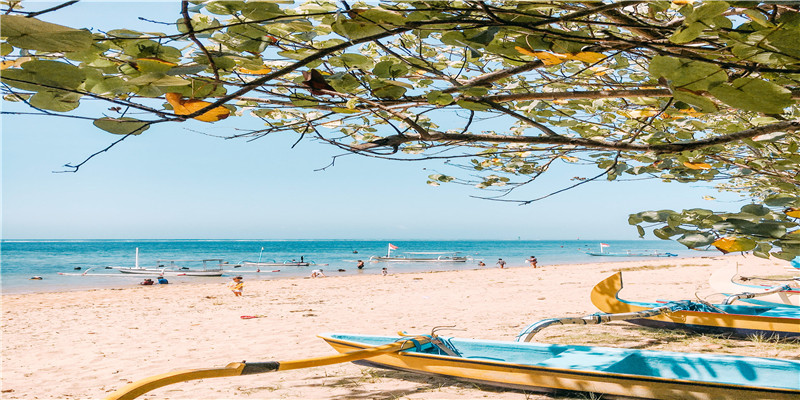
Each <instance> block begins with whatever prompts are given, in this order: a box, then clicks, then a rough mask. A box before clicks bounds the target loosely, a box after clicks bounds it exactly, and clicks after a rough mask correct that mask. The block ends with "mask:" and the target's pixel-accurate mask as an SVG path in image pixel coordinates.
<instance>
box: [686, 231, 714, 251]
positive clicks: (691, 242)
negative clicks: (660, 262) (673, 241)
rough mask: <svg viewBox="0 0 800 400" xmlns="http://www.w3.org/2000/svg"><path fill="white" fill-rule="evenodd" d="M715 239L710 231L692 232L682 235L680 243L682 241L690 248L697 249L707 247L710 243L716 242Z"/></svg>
mask: <svg viewBox="0 0 800 400" xmlns="http://www.w3.org/2000/svg"><path fill="white" fill-rule="evenodd" d="M714 239H715V237H714V235H713V234H711V233H708V232H692V233H687V234H684V235H683V236H681V237H680V238H679V239H678V243H681V244H683V245H684V246H686V247H688V248H690V249H696V248H698V247H706V246H708V245H710V244H711V243H713V242H714Z"/></svg>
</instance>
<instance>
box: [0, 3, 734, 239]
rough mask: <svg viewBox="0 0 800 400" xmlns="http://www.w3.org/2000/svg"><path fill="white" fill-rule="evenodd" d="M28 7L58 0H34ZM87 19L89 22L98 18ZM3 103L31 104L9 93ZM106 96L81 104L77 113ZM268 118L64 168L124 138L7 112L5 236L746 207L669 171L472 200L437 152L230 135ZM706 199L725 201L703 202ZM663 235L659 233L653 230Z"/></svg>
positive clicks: (146, 143) (388, 229)
mask: <svg viewBox="0 0 800 400" xmlns="http://www.w3.org/2000/svg"><path fill="white" fill-rule="evenodd" d="M26 4H27V6H28V8H29V9H38V8H39V7H42V8H46V4H47V3H41V2H32V3H27V2H26ZM40 5H41V6H40ZM178 10H179V8H178V5H177V2H171V3H170V2H154V3H145V5H134V4H133V3H119V2H115V3H113V4H111V3H102V2H82V3H79V4H78V5H77V6H73V7H70V8H68V9H65V10H63V11H59V12H57V13H54V14H52V15H48V16H46V17H43V19H44V20H47V21H50V22H56V23H61V24H65V25H69V26H73V27H94V28H97V29H103V30H105V29H110V28H113V27H120V26H123V25H124V24H127V25H128V26H136V27H141V28H143V29H145V30H150V31H155V30H159V31H162V30H163V27H153V26H147V25H145V26H143V25H142V22H139V21H137V20H136V18H137V17H139V16H143V17H147V18H150V19H157V20H163V21H173V20H174V19H176V18H177V16H178ZM87 21H88V22H87ZM3 109H4V110H5V111H20V110H22V109H21V108H20V107H19V105H18V104H13V103H8V102H4V103H3ZM102 110H103V108H102V105H97V104H91V101H84V102H83V103H82V106H81V107H80V108H79V109H78V112H77V114H79V115H86V116H96V115H98V113H99V112H101V111H102ZM258 124H259V121H256V120H254V119H252V118H247V117H239V118H236V117H231V118H228V119H227V120H225V121H221V122H219V123H214V124H207V123H202V122H199V121H189V122H186V123H182V124H177V123H176V124H170V125H165V124H160V125H157V126H154V127H152V128H151V129H150V130H148V131H147V132H145V133H144V134H142V135H140V136H137V137H131V138H128V139H126V140H125V141H124V142H122V143H121V144H119V145H117V146H116V147H114V148H113V149H112V150H110V151H109V152H107V153H104V154H101V155H99V156H98V157H96V158H95V159H93V160H92V161H90V162H89V163H88V164H87V165H85V166H84V167H82V168H81V169H80V171H79V172H77V173H53V171H58V170H62V167H61V166H62V165H63V164H66V163H76V162H80V161H81V160H83V159H84V158H85V157H87V156H88V155H90V154H92V153H94V152H96V151H99V150H101V149H103V148H105V147H106V146H108V145H109V144H110V143H111V142H113V141H115V140H116V139H118V138H119V137H118V136H115V135H111V134H109V133H106V132H103V131H100V130H99V129H97V128H95V127H94V126H92V125H91V122H90V121H84V120H76V119H64V118H54V117H26V116H8V115H4V116H3V117H2V237H3V239H79V238H87V239H88V238H93V239H105V238H109V239H115V238H119V239H136V238H153V239H161V238H164V239H172V238H189V239H192V238H197V239H314V238H332V239H517V238H521V239H530V240H536V239H542V240H546V239H575V238H581V239H599V240H603V239H605V240H610V239H635V238H636V237H638V235H637V234H636V231H635V228H633V227H631V226H629V225H628V224H627V216H628V214H630V213H632V212H637V211H643V210H650V209H662V208H671V209H678V210H679V209H683V208H693V207H703V208H712V209H715V208H716V209H731V208H738V207H739V206H740V204H739V203H738V202H734V201H735V200H737V198H736V197H734V196H732V195H726V196H723V195H720V194H719V193H717V192H716V190H714V189H713V188H709V187H701V186H698V185H680V184H665V183H661V182H658V181H637V182H606V181H600V182H593V183H589V184H587V185H583V186H581V187H580V188H578V189H574V190H571V191H568V192H566V193H563V194H560V195H557V196H553V197H551V198H548V199H545V200H542V201H539V202H537V203H534V204H533V205H529V206H518V205H516V204H513V203H502V202H493V201H487V200H480V199H475V198H471V197H469V196H470V195H486V194H487V193H486V192H485V191H479V190H477V189H474V188H469V187H463V186H457V185H446V184H445V185H443V186H441V187H438V188H437V187H431V186H428V185H426V183H425V182H426V177H427V176H428V175H429V174H431V173H435V172H437V171H439V172H447V170H445V169H444V167H442V165H441V163H438V162H424V163H410V162H397V161H386V160H378V159H371V158H364V157H358V156H347V157H341V158H339V159H337V161H336V164H335V166H333V167H331V168H328V169H326V170H324V171H315V170H317V169H319V168H322V167H325V166H326V165H328V164H329V163H330V161H331V156H333V155H336V154H341V151H339V150H336V149H333V148H331V147H329V146H325V145H322V144H319V143H314V142H310V141H303V142H301V143H300V144H299V145H298V146H296V147H295V148H294V149H292V148H291V145H292V144H293V143H294V141H295V140H296V137H295V136H293V135H285V134H284V135H279V136H274V137H266V138H262V139H259V140H256V141H253V142H249V143H248V142H246V141H244V140H224V139H220V138H217V137H213V136H210V135H227V134H230V133H231V132H232V129H234V128H247V127H258V126H259V125H258ZM553 172H554V173H552V174H551V176H549V177H548V178H546V179H543V180H542V181H541V182H538V183H537V184H536V185H535V186H531V187H529V188H526V189H525V190H522V191H520V192H518V198H524V199H525V198H534V197H538V196H541V195H544V194H547V193H550V192H552V191H554V190H557V189H560V188H563V187H565V186H569V185H571V184H572V183H573V182H572V181H569V178H570V177H572V176H593V175H596V174H597V173H598V172H599V170H597V169H596V168H594V167H589V168H583V169H578V170H576V169H575V168H574V167H566V166H565V167H562V168H560V169H557V170H556V171H553ZM705 195H711V196H715V197H717V198H720V199H721V200H724V202H710V201H706V200H703V199H702V197H703V196H705ZM651 238H652V237H651Z"/></svg>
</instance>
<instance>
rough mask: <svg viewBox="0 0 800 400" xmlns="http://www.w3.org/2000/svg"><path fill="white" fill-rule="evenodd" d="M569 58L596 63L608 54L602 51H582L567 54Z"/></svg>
mask: <svg viewBox="0 0 800 400" xmlns="http://www.w3.org/2000/svg"><path fill="white" fill-rule="evenodd" d="M567 58H568V59H570V60H578V61H583V62H585V63H590V64H594V63H596V62H598V61H600V60H602V59H604V58H606V56H604V55H603V54H600V53H595V52H593V51H582V52H580V53H575V54H569V55H567Z"/></svg>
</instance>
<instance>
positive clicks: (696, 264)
mask: <svg viewBox="0 0 800 400" xmlns="http://www.w3.org/2000/svg"><path fill="white" fill-rule="evenodd" d="M733 262H737V263H739V264H741V265H743V266H746V267H747V269H748V270H754V271H759V272H758V273H759V274H766V273H768V272H769V271H783V268H784V265H785V262H784V261H781V260H777V261H776V260H762V259H758V258H755V257H752V256H748V257H742V256H734V257H731V256H722V257H702V256H701V257H691V258H680V259H676V258H670V259H663V260H647V261H641V260H640V261H614V262H603V263H590V264H562V265H547V266H542V267H539V268H536V269H534V268H531V267H513V268H505V269H499V268H496V267H485V268H479V269H471V270H456V271H437V272H413V273H399V274H390V275H388V276H381V275H372V274H369V275H355V276H341V277H337V276H330V277H326V278H316V279H310V278H293V279H276V280H259V281H255V280H250V281H247V280H245V283H246V286H245V288H244V296H243V297H234V296H233V294H232V293H231V292H230V291H229V290H228V289H227V288H226V287H225V284H218V283H197V284H194V283H193V284H180V285H172V284H170V285H162V286H139V287H131V288H123V289H105V288H103V289H90V290H85V291H70V292H50V293H29V294H3V297H2V299H3V306H2V308H3V319H2V321H3V323H2V334H3V341H2V369H3V371H2V391H3V398H8V399H30V398H34V397H38V398H91V399H95V398H103V397H104V396H106V395H108V394H109V393H110V392H112V391H114V390H116V389H118V388H120V387H122V386H124V385H125V384H127V383H129V382H131V381H136V380H139V379H143V378H145V377H148V376H151V375H155V374H160V373H165V372H170V371H174V370H179V369H190V368H209V367H220V366H223V365H226V364H227V363H229V362H238V361H242V360H248V361H250V362H255V361H272V360H292V359H300V358H307V357H315V356H320V355H329V354H333V353H334V351H333V350H332V349H331V348H330V347H328V346H327V345H326V344H325V343H324V342H323V341H322V340H320V339H318V338H316V337H315V336H316V335H317V334H320V333H324V332H353V333H364V334H393V333H394V332H396V331H398V330H406V331H408V332H409V333H422V334H427V333H429V332H430V330H431V329H432V328H433V327H435V326H442V325H456V326H457V329H458V330H444V331H443V332H441V334H442V335H445V336H459V337H472V338H479V339H494V340H506V341H509V340H514V336H515V335H516V334H517V333H518V332H519V331H520V330H521V329H522V328H524V327H525V326H526V325H528V324H530V323H532V322H535V321H538V320H540V319H544V318H551V317H563V316H583V315H588V314H592V313H595V312H597V310H596V309H595V308H594V306H593V305H592V304H591V302H590V301H589V292H590V290H591V288H592V287H593V286H594V285H595V284H596V283H597V282H599V281H600V280H602V279H603V278H605V277H606V276H608V275H610V274H611V273H613V272H614V271H618V270H622V271H623V275H624V279H625V287H624V289H623V291H622V293H621V295H620V297H622V298H624V299H627V300H634V301H635V300H641V301H653V300H656V299H670V300H678V299H684V298H686V299H688V298H694V296H695V292H698V293H700V294H703V293H705V294H708V293H710V290H709V288H708V284H707V281H708V276H710V274H711V273H712V272H713V271H714V270H716V269H717V268H719V267H722V266H725V265H729V264H730V263H733ZM226 283H227V282H226ZM241 316H259V317H258V318H253V319H241ZM535 340H536V341H538V342H545V343H563V344H578V343H581V344H587V345H593V346H610V347H636V348H647V349H654V350H678V351H691V352H721V353H729V354H742V355H753V356H764V357H776V358H781V357H782V358H795V359H798V358H800V356H798V354H800V351H799V350H800V344H799V345H793V344H787V345H784V344H781V345H776V344H775V343H771V342H769V341H767V340H763V341H751V340H741V339H726V338H719V337H716V336H708V335H692V334H686V333H682V332H680V331H659V330H651V329H647V328H639V327H637V326H635V325H631V324H628V323H624V322H616V323H611V324H606V325H598V326H592V327H584V326H563V327H554V328H550V329H546V330H544V331H542V332H541V333H539V334H538V335H537V336H536V338H535ZM481 388H483V389H485V390H481ZM486 390H489V391H488V392H487V391H486ZM487 395H488V396H491V397H492V398H499V399H552V397H548V396H539V395H530V394H525V393H522V392H520V391H514V390H498V389H487V388H485V387H476V386H475V385H472V384H468V383H461V382H458V381H454V380H449V379H442V378H436V377H426V376H421V375H413V374H409V373H404V372H398V371H386V370H379V369H373V368H364V367H359V366H357V365H354V364H352V363H347V364H337V365H332V366H327V367H315V368H310V369H301V370H293V371H284V372H277V373H274V374H264V375H252V376H245V377H232V378H219V379H205V380H201V381H192V382H186V383H181V384H176V385H171V386H167V387H164V388H161V389H158V390H155V391H153V392H151V393H149V394H146V395H144V396H142V398H144V399H147V398H156V397H158V398H173V399H206V398H208V399H210V398H234V397H235V398H309V399H342V400H343V399H350V398H355V397H360V398H377V399H396V398H409V399H441V398H448V399H451V398H452V399H468V398H477V397H486V396H487ZM578 396H580V395H578ZM578 398H580V397H578Z"/></svg>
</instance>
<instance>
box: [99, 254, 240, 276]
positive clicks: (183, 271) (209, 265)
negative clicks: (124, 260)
mask: <svg viewBox="0 0 800 400" xmlns="http://www.w3.org/2000/svg"><path fill="white" fill-rule="evenodd" d="M213 263H216V266H214V264H213ZM181 264H183V265H181ZM187 264H190V265H198V266H199V265H202V267H194V268H190V267H187V266H186V265H187ZM225 265H227V264H226V263H225V262H224V260H222V259H220V258H209V259H204V260H158V261H156V266H155V267H140V266H139V248H138V247H137V248H136V258H135V261H134V266H133V267H115V266H109V267H106V268H107V269H113V270H117V271H119V272H121V273H123V274H136V275H158V276H163V275H169V276H222V272H223V270H222V267H223V266H225Z"/></svg>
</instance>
